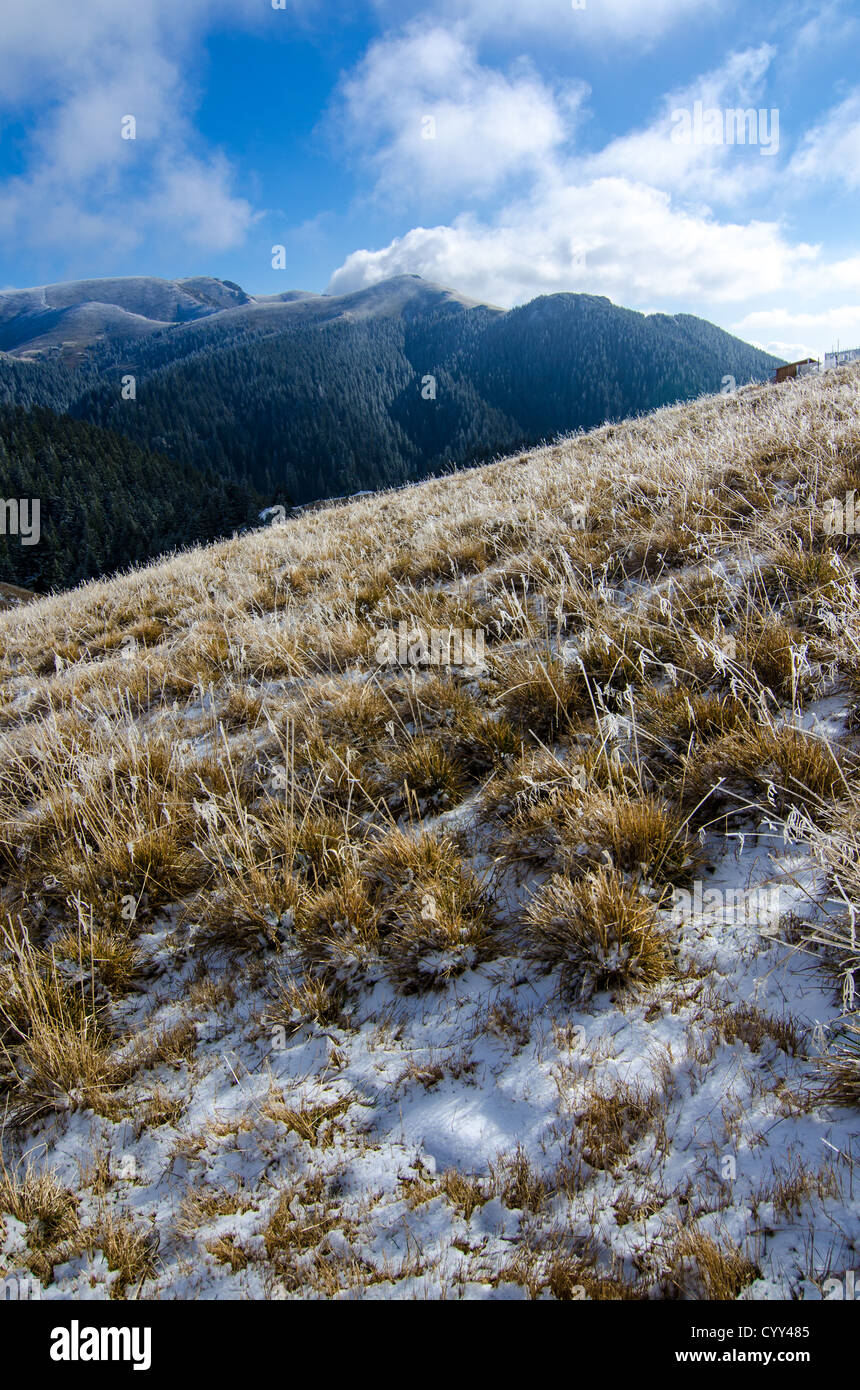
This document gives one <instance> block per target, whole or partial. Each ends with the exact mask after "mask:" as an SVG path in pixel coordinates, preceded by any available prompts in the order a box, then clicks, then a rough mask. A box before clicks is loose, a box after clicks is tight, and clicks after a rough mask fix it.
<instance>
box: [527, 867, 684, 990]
mask: <svg viewBox="0 0 860 1390" xmlns="http://www.w3.org/2000/svg"><path fill="white" fill-rule="evenodd" d="M523 922H524V927H525V941H526V946H527V949H528V951H529V952H530V954H531V955H532V956H533V957H534V958H535V959H536V960H539V961H542V962H543V963H544V964H545V965H548V966H549V967H551V968H553V969H557V970H558V973H559V984H560V987H561V989H562V990H563V992H564V993H565V994H567V995H569V996H576V997H579V998H587V997H589V996H590V995H591V994H593V993H594V992H595V991H596V990H604V989H618V988H626V989H641V988H646V987H648V986H650V985H654V984H657V983H659V981H661V980H664V979H666V977H667V976H668V975H670V974H671V973H672V968H673V967H672V956H671V952H670V949H669V945H668V941H667V939H666V936H665V934H664V932H663V930H662V929H661V927H660V925H659V921H658V918H657V913H656V910H655V907H654V904H653V902H651V900H650V899H649V898H646V897H644V896H643V895H642V893H641V892H640V891H639V889H638V888H636V887H635V886H633V885H631V884H628V883H627V882H625V880H624V879H623V877H622V876H621V874H620V873H619V872H618V870H617V869H599V870H597V871H596V872H593V873H589V874H587V875H586V876H585V877H584V878H581V879H579V880H577V881H571V880H570V879H568V878H565V877H563V876H562V875H560V874H556V875H554V876H553V877H552V878H551V879H550V881H549V883H547V884H546V885H545V886H544V887H543V888H542V889H540V891H539V892H538V893H537V894H536V895H535V897H534V898H533V899H532V901H531V902H530V903H529V905H528V907H527V908H526V911H525V913H524V917H523Z"/></svg>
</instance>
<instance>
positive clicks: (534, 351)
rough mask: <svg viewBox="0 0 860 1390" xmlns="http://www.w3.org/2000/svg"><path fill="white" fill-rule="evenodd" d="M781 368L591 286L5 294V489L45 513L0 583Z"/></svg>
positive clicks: (179, 286)
mask: <svg viewBox="0 0 860 1390" xmlns="http://www.w3.org/2000/svg"><path fill="white" fill-rule="evenodd" d="M776 365H777V359H775V358H773V357H771V356H769V355H768V354H767V353H764V352H761V351H760V350H759V349H757V348H754V347H752V346H750V345H749V344H747V343H744V342H742V341H741V340H739V339H738V338H734V337H732V336H731V335H730V334H728V333H726V332H724V331H723V330H721V329H719V328H717V327H715V326H714V325H713V324H711V323H708V322H706V321H705V320H703V319H699V318H694V317H692V316H690V315H684V314H679V315H674V316H670V315H665V314H649V315H645V314H642V313H638V312H636V311H633V310H629V309H624V308H620V307H619V306H617V305H614V304H612V303H611V301H610V300H608V299H606V298H603V297H600V296H594V295H586V294H553V295H544V296H541V297H539V298H538V299H535V300H533V301H531V302H530V303H528V304H526V305H523V306H520V307H517V308H514V309H510V310H504V309H500V308H498V307H497V306H494V305H491V304H482V303H479V302H476V301H475V300H472V299H469V298H468V297H466V296H464V295H461V294H458V293H457V292H456V291H454V290H451V289H447V288H445V287H444V286H440V285H435V284H431V283H429V282H427V281H425V280H422V279H421V278H420V277H419V276H413V275H403V276H397V277H394V278H393V279H389V280H385V281H382V282H380V283H378V284H376V285H373V286H371V287H369V288H365V289H362V290H359V291H356V292H355V293H352V294H343V295H325V294H312V293H308V292H305V291H300V290H290V291H287V292H285V293H283V294H278V295H262V296H261V295H250V294H247V293H246V292H245V291H244V290H243V289H242V288H241V287H240V286H239V285H237V284H234V283H233V282H231V281H224V280H217V279H213V278H208V277H194V278H189V279H180V280H160V279H156V278H153V277H143V276H136V277H128V278H120V279H101V280H82V281H74V282H69V283H64V284H56V285H45V286H41V287H37V288H35V289H25V290H7V291H4V292H3V293H0V493H2V495H3V496H10V495H16V496H25V495H34V496H38V495H39V493H38V492H37V491H35V489H36V488H37V487H40V486H44V487H46V488H47V497H46V512H47V515H46V517H45V523H46V524H45V526H44V533H45V534H44V538H43V541H42V542H41V543H40V545H39V546H38V547H31V548H26V549H25V548H22V547H21V546H20V545H18V544H17V542H16V541H15V539H14V538H12V537H4V536H0V579H4V580H7V581H10V582H13V583H16V584H21V585H25V586H29V587H33V588H36V589H44V588H47V587H56V586H64V585H67V584H70V583H75V582H77V581H78V580H80V579H85V578H89V577H91V576H93V575H95V574H100V573H105V572H108V571H110V570H112V569H115V568H121V567H122V566H123V565H124V564H128V563H131V562H132V561H138V560H142V559H146V558H149V557H151V556H153V555H156V554H158V553H160V552H161V551H163V550H164V549H165V548H167V547H170V546H176V545H182V544H185V543H190V542H192V541H198V540H202V539H214V538H215V536H216V535H217V534H225V533H229V531H230V530H231V529H234V528H235V527H236V526H242V525H246V524H253V523H254V522H255V520H256V517H257V514H258V512H259V511H260V509H261V508H262V507H264V506H266V505H267V504H270V503H274V504H280V505H283V506H285V507H290V506H293V505H297V504H305V503H309V502H313V501H316V500H319V499H322V498H326V497H330V496H339V495H343V494H345V493H351V492H357V491H364V490H377V489H379V488H381V487H390V486H397V485H400V484H402V483H406V482H411V481H415V480H417V479H419V478H422V477H426V476H429V475H432V474H434V473H439V472H442V471H445V470H448V469H451V468H453V467H457V466H463V465H468V464H471V463H476V462H480V461H483V460H486V459H488V458H491V457H493V456H495V455H499V454H504V453H510V452H512V451H514V450H517V449H520V448H527V447H530V446H533V445H535V444H537V443H539V442H540V441H541V440H545V439H551V438H554V437H556V436H558V435H559V434H564V433H570V432H573V431H577V430H583V429H589V428H592V427H593V426H595V425H599V424H601V423H603V422H604V421H609V420H620V419H623V418H626V417H628V416H632V415H637V414H641V413H644V412H647V411H650V410H653V409H655V408H657V407H660V406H664V405H668V404H672V403H674V402H676V401H682V400H689V399H692V398H695V397H697V396H700V395H703V394H708V393H713V392H717V391H719V390H720V389H721V387H722V385H723V383H724V382H725V381H726V379H727V378H731V379H732V381H733V382H734V383H735V384H736V385H737V386H741V385H743V384H745V383H747V382H751V381H760V380H763V379H765V378H766V377H768V376H770V375H771V374H772V373H773V370H774V367H775V366H776ZM21 411H24V412H29V413H31V414H32V413H33V412H34V411H37V412H38V414H37V415H33V419H32V420H31V421H30V424H29V426H28V427H27V428H24V426H23V422H22V418H21ZM75 426H77V428H78V432H77V433H75ZM82 427H86V428H85V430H84V432H83V433H81V432H80V431H81V428H82ZM72 456H73V466H71V467H70V465H69V463H68V460H69V459H70V458H71V457H72ZM63 458H66V460H67V463H66V465H64V464H63ZM46 459H47V460H48V461H47V462H46ZM72 476H73V477H74V486H73V487H71V486H69V485H68V483H69V480H70V478H71V477H72ZM62 478H65V479H66V482H67V485H66V486H65V487H61V486H60V480H61V479H62ZM118 480H121V483H118ZM118 485H119V486H120V487H121V491H122V496H123V505H124V506H127V507H128V508H130V509H131V511H132V513H134V511H135V508H136V506H137V504H138V501H139V504H140V507H139V510H140V512H141V515H142V516H143V517H144V520H143V521H142V522H140V523H139V524H138V525H136V526H135V527H132V528H131V530H129V528H128V527H123V528H119V529H117V527H116V524H115V522H111V520H110V516H111V515H114V516H115V514H116V508H117V501H116V494H117V487H118ZM177 486H179V488H180V490H181V492H182V496H183V497H184V498H187V497H192V498H195V499H197V505H196V509H195V507H191V508H190V509H189V507H188V506H187V505H184V504H183V505H182V506H179V505H178V502H177ZM13 489H15V490H14V491H13ZM60 497H62V507H61V508H60V509H59V510H58V506H59V503H58V501H57V499H58V498H60ZM52 508H53V509H54V512H53V515H52ZM94 518H95V520H94ZM219 526H220V530H219ZM132 532H133V535H134V544H133V545H132V544H130V541H129V536H130V535H131V534H132Z"/></svg>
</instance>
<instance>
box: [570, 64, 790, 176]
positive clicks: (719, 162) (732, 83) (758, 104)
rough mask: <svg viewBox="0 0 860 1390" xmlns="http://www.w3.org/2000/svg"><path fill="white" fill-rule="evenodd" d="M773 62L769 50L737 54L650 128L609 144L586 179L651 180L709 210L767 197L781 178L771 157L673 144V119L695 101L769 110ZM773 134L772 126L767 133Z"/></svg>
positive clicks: (667, 101)
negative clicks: (710, 205)
mask: <svg viewBox="0 0 860 1390" xmlns="http://www.w3.org/2000/svg"><path fill="white" fill-rule="evenodd" d="M773 57H774V49H773V48H772V47H771V46H770V45H769V44H762V45H761V46H760V47H758V48H753V49H746V50H743V51H742V52H738V53H733V54H731V55H730V56H729V57H728V58H727V59H726V61H725V62H724V63H723V64H722V65H721V66H720V67H719V68H716V69H715V70H714V71H712V72H709V73H706V74H705V75H704V76H702V77H700V78H697V79H696V80H695V81H694V82H691V83H690V84H689V85H688V86H686V87H684V88H682V89H679V90H677V91H675V92H671V93H669V94H668V95H667V96H665V97H664V98H663V100H662V102H661V110H660V114H659V115H658V117H657V118H656V120H654V121H653V122H652V123H651V125H649V126H647V127H646V128H645V129H644V130H638V131H633V132H631V133H629V134H626V135H622V136H619V137H618V138H617V139H615V140H611V141H610V142H609V144H608V145H606V146H605V147H604V148H603V149H602V150H601V151H600V152H599V154H596V155H594V156H592V157H591V158H590V159H588V160H587V161H585V163H584V164H583V165H582V166H581V171H580V172H581V174H583V175H586V176H590V177H600V176H616V175H617V176H621V177H624V178H629V179H634V180H638V179H640V178H642V177H646V178H647V181H648V183H649V184H650V185H652V186H654V187H656V188H662V189H667V190H670V191H673V192H676V193H679V194H681V195H682V196H683V197H684V198H685V199H692V198H702V199H706V200H707V201H708V202H709V203H711V202H723V203H730V202H736V201H737V200H738V199H741V198H748V197H750V196H751V195H752V194H753V193H754V192H761V190H762V189H763V188H765V187H767V186H770V185H772V184H773V183H774V181H775V179H776V178H777V177H778V174H777V168H776V166H777V164H778V161H777V160H776V159H775V157H773V156H770V155H769V156H767V157H762V155H761V153H760V151H761V149H762V146H759V147H758V148H756V147H753V146H750V145H746V146H742V145H740V144H713V145H711V144H704V143H694V142H692V141H691V142H690V143H683V142H682V141H678V140H675V139H673V132H674V131H676V130H677V128H678V127H677V123H676V122H673V119H672V117H673V112H675V111H687V112H692V109H693V106H694V103H695V102H697V101H698V102H701V103H702V107H703V110H705V111H707V110H711V109H714V110H717V111H720V112H721V113H725V112H726V111H730V110H731V111H735V110H749V109H752V110H755V111H758V110H766V109H767V108H766V107H765V106H764V105H763V101H764V97H763V91H764V81H765V78H766V75H767V72H768V69H769V67H770V65H771V62H772V60H773ZM770 131H771V123H770V121H769V120H768V121H767V122H766V123H765V132H766V133H767V134H769V133H770Z"/></svg>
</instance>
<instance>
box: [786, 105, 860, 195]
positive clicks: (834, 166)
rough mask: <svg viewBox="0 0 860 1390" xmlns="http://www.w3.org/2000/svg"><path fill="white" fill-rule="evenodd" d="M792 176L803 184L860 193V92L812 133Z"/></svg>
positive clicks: (795, 160)
mask: <svg viewBox="0 0 860 1390" xmlns="http://www.w3.org/2000/svg"><path fill="white" fill-rule="evenodd" d="M789 172H790V174H791V176H792V177H793V178H795V179H797V180H798V182H800V183H802V184H806V183H809V182H814V183H837V184H839V183H841V184H843V185H844V187H845V188H848V189H851V190H852V191H857V190H858V189H860V89H857V90H855V91H853V92H852V93H851V95H850V96H849V97H847V98H846V100H845V101H843V102H841V103H840V104H839V105H838V106H836V107H834V108H833V109H832V110H831V111H829V112H828V113H827V115H826V116H825V118H824V120H823V121H822V122H821V123H820V124H819V125H817V126H815V127H814V129H813V130H811V131H809V132H808V134H807V135H806V136H805V137H804V139H803V140H802V141H801V143H800V146H799V148H798V150H797V152H796V153H795V155H794V157H793V159H792V161H791V165H790V167H789Z"/></svg>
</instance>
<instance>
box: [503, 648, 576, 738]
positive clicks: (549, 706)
mask: <svg viewBox="0 0 860 1390" xmlns="http://www.w3.org/2000/svg"><path fill="white" fill-rule="evenodd" d="M492 678H493V681H494V683H495V685H496V687H497V689H498V694H497V696H496V700H497V702H498V704H499V705H500V706H501V708H502V710H503V711H504V713H505V715H506V716H507V717H508V719H509V720H510V721H511V722H512V723H513V724H514V725H516V726H517V727H518V728H519V729H521V730H522V731H523V732H524V733H529V734H533V735H535V736H536V737H537V738H541V739H547V738H552V737H555V736H556V735H557V734H559V733H560V732H561V731H562V730H565V729H569V728H572V727H575V726H576V725H577V724H578V722H579V719H580V718H581V716H582V714H583V712H586V711H587V712H590V709H591V706H590V704H589V702H588V696H587V691H586V685H585V679H584V677H583V675H582V672H581V670H580V669H579V668H578V667H576V666H574V665H573V664H568V663H565V662H564V661H562V660H561V659H560V658H559V657H557V656H555V655H554V654H553V653H552V652H549V651H545V652H540V651H528V650H525V651H523V650H513V651H506V652H505V653H504V654H494V656H493V659H492Z"/></svg>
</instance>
